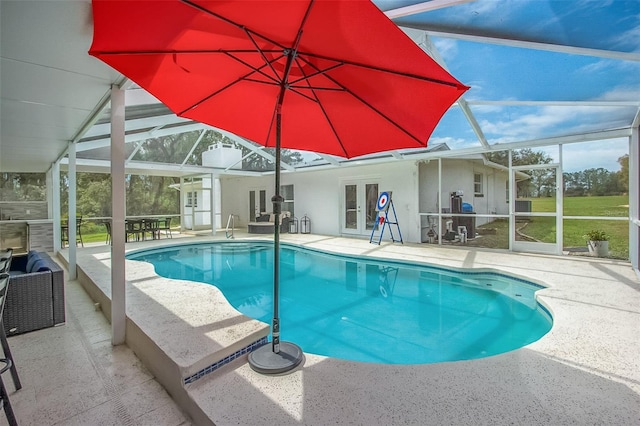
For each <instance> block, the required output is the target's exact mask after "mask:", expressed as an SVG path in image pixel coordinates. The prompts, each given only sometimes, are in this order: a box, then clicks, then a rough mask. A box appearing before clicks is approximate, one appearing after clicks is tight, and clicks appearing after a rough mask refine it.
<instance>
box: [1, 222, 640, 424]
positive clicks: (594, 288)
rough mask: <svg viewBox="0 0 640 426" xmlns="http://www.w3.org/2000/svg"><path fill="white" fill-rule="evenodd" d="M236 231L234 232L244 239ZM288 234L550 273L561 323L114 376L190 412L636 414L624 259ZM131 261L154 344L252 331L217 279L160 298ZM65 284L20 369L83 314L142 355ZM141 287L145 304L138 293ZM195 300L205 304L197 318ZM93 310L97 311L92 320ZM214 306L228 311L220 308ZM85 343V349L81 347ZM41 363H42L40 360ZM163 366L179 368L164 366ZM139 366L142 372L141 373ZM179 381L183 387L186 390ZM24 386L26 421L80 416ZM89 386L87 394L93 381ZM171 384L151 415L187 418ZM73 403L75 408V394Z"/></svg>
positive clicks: (396, 255) (92, 251) (281, 416)
mask: <svg viewBox="0 0 640 426" xmlns="http://www.w3.org/2000/svg"><path fill="white" fill-rule="evenodd" d="M245 236H246V235H245ZM241 237H242V236H241V235H239V234H237V238H238V239H241ZM209 238H212V237H204V236H201V237H197V238H183V239H180V241H181V242H191V241H193V242H204V241H206V240H208V239H209ZM283 238H284V240H285V241H288V242H294V243H297V244H301V245H304V246H308V247H313V248H317V249H322V250H328V251H336V252H341V253H348V254H364V255H368V256H374V257H385V258H393V259H402V260H409V261H418V262H428V263H433V264H438V265H444V266H451V267H461V268H493V269H497V270H500V271H504V272H509V273H512V274H516V275H518V276H521V277H525V278H528V279H532V280H535V281H538V282H541V283H544V284H545V285H548V286H549V288H547V289H544V290H541V291H540V292H539V293H538V295H539V296H540V300H541V301H542V302H543V303H544V304H545V305H546V306H547V307H548V308H549V310H550V311H551V312H552V314H553V317H554V327H553V329H552V330H551V332H550V333H548V334H547V335H546V336H544V337H543V338H542V339H540V340H539V341H537V342H535V343H533V344H531V345H528V346H526V347H525V348H523V349H520V350H516V351H512V352H509V353H505V354H502V355H498V356H493V357H489V358H485V359H479V360H473V361H461V362H453V363H441V364H431V365H379V364H366V363H356V362H350V361H343V360H338V359H331V358H326V357H322V356H317V355H313V354H305V357H306V359H305V363H304V366H303V367H302V368H299V369H298V370H296V371H295V372H293V373H292V374H290V375H286V376H280V377H267V376H261V375H259V374H257V373H255V372H253V370H251V369H250V367H249V366H248V364H247V362H246V355H245V356H243V357H238V358H237V359H235V360H234V361H232V362H231V363H229V364H227V365H225V366H224V367H222V368H220V369H218V370H216V371H215V372H213V373H211V374H208V375H206V376H205V377H203V378H201V379H199V380H196V381H195V382H193V383H190V384H187V385H184V386H183V387H182V388H183V390H179V388H180V386H177V387H176V384H175V383H173V384H171V383H169V384H167V383H164V380H167V377H166V376H165V377H162V374H160V375H159V374H157V372H156V371H154V369H155V368H156V367H154V366H145V367H142V366H141V365H140V364H141V363H140V361H137V360H135V358H133V361H130V364H131V366H130V367H129V368H131V369H132V370H127V369H124V370H121V371H114V372H113V373H114V374H115V376H114V377H115V378H114V379H111V380H113V381H116V383H118V384H119V385H120V384H121V385H122V386H123V389H126V391H125V390H123V392H122V393H123V394H125V392H127V391H128V392H134V393H135V389H142V388H143V385H142V384H141V383H139V382H140V381H141V382H143V383H144V386H145V387H147V388H150V389H151V390H152V391H153V392H147V391H146V390H145V391H144V392H141V393H140V392H138V393H136V395H138V394H139V396H140V397H143V395H142V394H148V396H147V397H149V396H151V398H152V399H153V400H158V399H157V398H158V397H157V395H156V394H155V393H154V392H159V393H160V395H162V394H163V391H162V389H159V386H157V383H156V382H154V381H153V379H152V378H151V376H152V375H153V376H155V379H156V380H158V381H159V382H161V383H163V385H164V386H165V387H166V388H167V390H168V392H169V393H170V394H172V396H173V397H174V400H176V401H178V404H177V405H180V406H182V407H183V409H184V410H185V411H186V412H188V414H187V415H188V416H190V417H191V420H189V421H193V422H194V423H195V424H217V425H225V424H263V423H267V422H269V423H275V424H330V423H331V424H397V423H409V424H554V425H557V424H569V423H571V424H576V423H577V424H636V423H637V420H638V418H639V417H640V373H639V371H640V361H639V360H638V357H637V354H638V353H639V352H640V342H638V339H637V330H638V329H639V327H640V309H639V308H638V306H640V282H638V279H637V277H636V276H635V274H634V272H633V270H632V268H631V266H630V264H629V263H628V262H621V261H614V260H602V259H591V258H574V257H564V258H560V257H555V256H545V255H532V254H527V255H520V254H514V253H508V252H504V251H495V250H478V249H475V250H473V251H470V250H466V249H462V248H442V247H433V246H426V247H425V246H424V245H422V246H420V245H412V244H405V245H392V244H383V245H381V246H373V245H371V244H369V243H368V241H363V240H354V239H345V238H336V237H327V236H321V235H302V234H297V235H286V236H284V237H283ZM173 242H174V243H175V242H176V241H173ZM166 243H167V242H166V241H162V242H158V241H148V242H144V243H140V244H137V245H136V248H137V247H146V246H154V245H158V244H166ZM65 253H66V252H63V254H65ZM108 253H109V248H108V246H102V245H100V246H93V247H88V248H85V249H82V250H78V266H79V268H81V269H82V270H83V271H85V272H87V274H88V276H91V272H90V271H92V270H94V271H95V270H99V269H100V268H102V267H103V266H104V262H105V254H106V255H107V256H108ZM96 263H97V264H96ZM136 263H138V262H131V261H128V262H127V280H128V283H129V284H128V286H127V287H128V289H127V291H128V293H127V298H128V299H127V300H128V304H127V306H128V310H127V312H128V321H127V322H128V325H127V335H128V336H129V331H130V330H131V329H132V327H133V328H135V329H138V330H140V332H141V333H143V335H144V336H145V337H144V339H145V342H147V340H146V339H148V342H149V345H148V346H153V345H156V346H157V347H158V348H160V349H162V350H163V351H165V352H166V353H167V354H169V355H171V353H185V352H188V355H189V356H190V357H192V358H193V359H200V357H201V356H204V354H200V353H199V352H198V351H201V350H207V346H211V345H215V346H219V347H223V346H224V345H225V344H229V341H231V340H232V339H230V338H229V337H228V336H229V335H230V334H234V338H242V334H243V333H254V332H255V330H250V331H247V327H246V325H247V324H249V323H251V322H252V320H248V319H246V318H245V319H244V320H241V319H242V318H243V317H242V316H240V317H238V314H237V312H233V310H228V306H226V301H225V300H224V299H223V298H222V295H221V294H220V293H219V292H217V291H215V289H210V290H204V292H205V293H207V292H208V297H194V295H193V294H188V293H184V292H182V294H180V292H176V293H172V297H171V301H170V302H167V301H166V300H164V301H163V300H161V299H160V298H158V294H161V293H155V291H156V290H154V289H153V283H154V282H155V280H153V279H149V276H148V275H147V274H148V273H149V271H148V268H144V267H142V269H140V268H138V267H136V266H135V264H136ZM98 264H99V265H98ZM96 268H97V269H96ZM80 276H82V274H80ZM158 280H160V281H162V280H164V279H160V278H158ZM96 281H98V282H99V281H100V280H99V279H96ZM85 285H86V284H85ZM194 285H196V286H197V284H194ZM67 286H68V287H69V288H72V287H74V286H77V283H75V282H71V283H68V284H67ZM98 287H99V284H98ZM68 291H69V290H68ZM69 293H70V296H69V297H68V310H69V312H70V313H71V315H69V318H70V320H69V321H68V323H67V324H66V325H64V326H61V327H56V328H54V329H48V330H41V331H39V332H36V333H37V334H36V333H30V334H26V335H22V336H17V337H13V338H11V340H10V343H11V345H12V349H13V348H15V349H14V352H15V354H14V355H15V357H16V360H17V361H16V362H17V363H18V366H19V367H21V369H20V372H21V374H23V375H25V374H27V373H26V370H27V367H26V365H29V364H36V365H35V366H34V367H33V372H29V373H28V374H29V375H30V376H33V377H40V376H41V377H42V378H43V379H41V380H42V381H44V378H48V377H52V376H53V377H58V376H57V375H56V374H55V371H52V369H51V368H50V366H51V365H54V364H60V365H64V364H65V363H69V362H71V361H70V360H69V357H70V356H71V355H72V353H70V352H68V351H53V352H51V353H50V354H49V362H48V363H46V364H43V365H40V364H41V363H36V362H31V360H32V359H33V358H34V355H33V354H34V353H39V352H40V351H43V350H46V348H47V347H50V345H51V344H52V342H56V341H58V339H56V338H54V337H52V335H53V334H62V335H63V336H66V337H62V339H64V338H69V337H68V336H67V334H70V333H72V332H73V331H74V329H75V328H76V327H77V326H76V325H75V324H76V323H75V321H76V320H77V321H78V322H79V323H82V324H83V326H88V327H90V328H89V330H91V326H89V325H88V324H94V323H96V322H101V324H102V325H101V326H100V327H102V328H101V331H98V330H96V331H95V333H96V335H95V336H94V337H90V338H88V339H89V340H88V341H90V340H91V339H93V340H97V341H103V343H104V348H103V349H104V350H105V351H107V352H109V353H111V355H110V356H114V354H125V353H127V354H129V355H127V356H133V355H131V352H130V350H129V349H128V348H126V347H111V346H110V343H109V340H108V338H109V330H108V329H105V328H104V325H106V324H105V323H104V320H103V319H101V318H100V315H99V313H96V312H95V311H94V310H93V303H92V302H90V301H87V299H86V295H84V294H82V295H81V296H73V293H72V292H69ZM180 298H183V299H180ZM142 300H144V301H145V302H144V304H141V303H140V302H141V301H142ZM105 311H107V310H106V309H105ZM194 311H196V312H198V311H202V312H210V313H209V314H207V317H206V318H205V319H204V320H203V319H202V318H201V319H200V323H199V324H197V326H194V325H193V324H192V322H193V320H194V315H193V312H194ZM107 312H108V311H107ZM148 312H153V314H154V315H155V316H154V317H151V318H149V315H144V314H145V313H148ZM221 312H222V314H221ZM224 312H226V313H224ZM84 315H88V316H89V318H93V319H92V320H91V321H89V322H87V320H85V319H84ZM216 315H223V316H224V315H228V317H227V320H226V321H225V320H224V319H223V318H221V317H217V316H216ZM202 321H204V322H202ZM132 323H135V324H132ZM85 324H86V325H85ZM172 327H174V328H175V329H177V330H179V331H180V333H183V334H184V333H187V334H186V335H182V336H181V337H180V338H175V339H174V338H172V337H171V335H170V334H167V333H170V329H171V328H172ZM96 328H98V327H97V326H96ZM90 333H91V332H90ZM40 336H42V337H43V338H42V339H40V338H39V337H40ZM45 336H46V338H45ZM100 336H102V337H100ZM158 336H164V338H158ZM220 336H227V337H225V338H226V339H229V341H228V342H226V343H225V342H224V341H223V339H222V338H221V337H220ZM128 339H129V337H128ZM187 340H191V341H192V342H193V345H192V346H191V347H189V348H185V347H184V342H185V341H187ZM128 344H129V341H128ZM80 346H81V348H80V351H81V350H83V349H82V348H85V347H83V346H82V345H80ZM60 347H64V345H60ZM84 350H86V348H85V349H84ZM134 351H135V352H136V354H137V355H138V358H139V359H143V360H146V359H148V357H149V354H148V353H144V351H143V350H142V349H141V348H138V347H137V348H135V349H134ZM141 351H142V352H141ZM123 356H124V355H123ZM173 362H176V363H180V362H182V360H179V359H178V360H173ZM38 365H40V368H41V371H38V370H37V368H38ZM147 368H148V370H147ZM166 368H167V369H170V368H172V367H171V366H169V365H168V366H167V367H166ZM30 370H31V367H30ZM149 371H150V372H149ZM87 377H89V376H87ZM87 377H85V376H84V375H82V378H79V379H75V378H66V380H67V381H68V383H63V382H62V381H60V382H59V383H58V384H59V385H60V386H61V388H63V389H65V392H74V390H75V389H78V390H79V389H82V388H83V386H82V385H80V384H78V382H77V381H76V380H79V381H80V383H87V382H92V383H93V382H94V380H92V379H91V380H90V379H88V378H87ZM135 377H138V378H139V379H140V380H138V381H137V382H136V380H134V379H133V378H135ZM31 380H33V379H31ZM31 380H30V381H31ZM47 380H48V379H47ZM59 380H62V379H59ZM101 380H104V379H103V378H101ZM25 381H26V380H25ZM113 381H112V382H111V383H113ZM107 383H109V380H108V379H107ZM25 388H27V387H26V386H25ZM174 388H175V389H178V391H177V392H178V393H180V392H183V393H182V394H180V395H177V394H176V391H174V390H173V389H174ZM27 392H31V391H27ZM27 392H25V390H24V389H23V390H21V391H19V392H17V393H12V394H11V398H12V401H15V402H14V404H15V407H16V413H17V415H18V419H19V420H21V421H23V422H25V423H27V424H28V422H29V420H28V419H30V418H38V419H42V418H44V419H50V420H49V423H47V422H46V421H43V422H38V424H56V423H57V422H63V423H66V422H67V421H70V422H72V423H73V421H75V420H73V419H74V418H73V416H72V415H71V412H69V411H67V417H64V416H63V415H62V414H60V415H59V417H57V418H56V417H54V416H52V415H48V416H50V417H46V416H45V417H42V416H43V414H42V413H48V412H50V410H53V408H52V407H49V408H47V407H46V406H47V404H51V405H54V404H52V402H54V400H52V399H50V398H39V399H36V400H35V402H34V400H33V399H31V396H30V395H29V394H28V393H27ZM36 392H37V391H36ZM83 394H84V395H85V396H84V397H83V398H85V399H86V395H87V392H83ZM164 395H165V396H164V397H163V398H160V400H159V401H162V402H160V403H158V404H155V403H153V404H152V407H157V408H156V409H155V410H152V409H150V411H149V412H148V414H147V415H148V416H151V415H152V414H151V413H153V412H154V411H155V413H156V414H159V413H160V412H161V411H157V410H168V411H169V412H170V413H172V414H171V416H173V417H167V420H166V421H165V420H161V421H160V423H154V424H181V422H184V421H186V420H184V417H181V416H180V411H179V410H178V409H177V405H174V403H173V402H172V401H170V400H169V399H168V398H167V397H166V394H164ZM122 401H123V404H124V406H122V405H118V404H119V403H118V402H117V400H114V401H112V402H111V403H113V404H115V405H114V407H118V406H120V407H121V408H122V409H123V410H125V411H126V412H128V413H130V414H129V416H130V417H129V418H133V419H134V420H135V419H139V420H136V422H140V423H142V424H144V423H145V420H143V419H145V417H141V416H136V415H135V414H131V413H135V411H131V410H132V409H133V407H129V406H128V403H129V401H128V400H127V399H123V400H122ZM55 402H56V404H55V405H58V404H59V400H55ZM111 403H110V404H111ZM83 404H84V405H82V406H83V407H85V409H84V411H86V412H84V411H83V412H81V413H74V415H76V416H78V417H76V419H82V418H83V417H80V416H81V415H82V413H84V415H86V416H90V414H89V413H90V412H91V410H95V409H97V408H95V407H94V408H90V405H91V404H90V403H89V402H86V401H85V402H84V403H83ZM34 407H35V408H34ZM75 407H76V409H78V408H77V407H78V405H75ZM106 407H107V406H103V409H105V410H107V413H106V415H104V416H100V421H101V422H102V423H106V424H130V423H127V422H126V421H128V420H127V417H126V416H125V417H123V416H122V413H120V411H117V410H118V409H120V408H118V409H116V408H109V409H107V408H106ZM123 407H124V408H123ZM30 410H34V411H35V412H38V413H40V414H38V415H39V416H40V417H33V416H35V415H34V414H29V412H30ZM47 410H49V411H47ZM109 410H112V411H109ZM109 412H110V413H111V414H108V413H109ZM123 412H124V411H123ZM119 413H120V414H119ZM29 416H32V417H29ZM87 418H90V417H87ZM149 418H150V417H149ZM174 418H175V420H173V419H174ZM54 419H57V420H54ZM169 419H172V420H169ZM63 420H64V421H63ZM167 422H168V423H167ZM79 423H80V424H82V421H80V422H79ZM85 424H86V423H85Z"/></svg>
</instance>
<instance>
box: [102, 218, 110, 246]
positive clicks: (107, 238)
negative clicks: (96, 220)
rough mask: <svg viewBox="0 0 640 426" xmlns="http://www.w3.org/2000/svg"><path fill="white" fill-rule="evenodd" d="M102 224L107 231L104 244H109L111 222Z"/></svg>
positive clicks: (107, 221)
mask: <svg viewBox="0 0 640 426" xmlns="http://www.w3.org/2000/svg"><path fill="white" fill-rule="evenodd" d="M102 224H103V225H104V227H105V228H106V230H107V237H106V239H105V242H104V243H105V244H111V221H110V220H105V221H103V222H102Z"/></svg>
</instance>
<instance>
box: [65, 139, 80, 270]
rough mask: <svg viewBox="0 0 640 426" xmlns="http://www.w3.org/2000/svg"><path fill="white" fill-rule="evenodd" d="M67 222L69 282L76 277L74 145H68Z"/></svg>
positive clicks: (72, 143) (73, 143) (71, 143)
mask: <svg viewBox="0 0 640 426" xmlns="http://www.w3.org/2000/svg"><path fill="white" fill-rule="evenodd" d="M68 177H69V214H68V217H69V222H68V225H69V226H67V236H68V237H69V280H75V279H76V277H77V271H76V258H77V251H78V247H77V245H76V188H77V181H76V144H75V142H70V143H69V176H68Z"/></svg>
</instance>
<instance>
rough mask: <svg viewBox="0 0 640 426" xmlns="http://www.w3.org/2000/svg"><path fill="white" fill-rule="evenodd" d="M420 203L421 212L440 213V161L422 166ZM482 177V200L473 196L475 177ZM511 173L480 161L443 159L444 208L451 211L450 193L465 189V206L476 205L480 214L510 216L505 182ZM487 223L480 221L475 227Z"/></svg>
mask: <svg viewBox="0 0 640 426" xmlns="http://www.w3.org/2000/svg"><path fill="white" fill-rule="evenodd" d="M419 170H420V191H419V204H420V212H421V213H428V212H430V213H433V212H437V211H438V195H437V194H438V161H437V160H433V161H430V162H425V163H421V164H420V168H419ZM476 173H481V174H482V177H483V183H482V185H483V197H476V196H475V194H474V174H476ZM508 176H509V175H508V172H507V171H504V170H501V169H496V168H493V167H490V166H486V165H484V163H483V162H482V161H481V160H464V159H443V160H442V196H441V197H440V200H441V202H442V208H443V209H448V208H450V204H451V203H450V193H451V192H454V191H457V190H462V191H463V193H464V195H463V196H462V202H463V203H469V204H471V205H472V206H473V211H474V212H476V213H479V214H507V213H508V212H509V205H508V204H507V199H506V186H505V185H506V181H507V180H508ZM486 222H488V219H486V218H485V219H483V218H477V219H476V225H481V224H484V223H486Z"/></svg>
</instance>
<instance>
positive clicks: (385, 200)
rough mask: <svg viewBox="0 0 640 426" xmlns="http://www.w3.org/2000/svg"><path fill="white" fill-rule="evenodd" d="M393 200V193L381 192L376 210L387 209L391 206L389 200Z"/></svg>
mask: <svg viewBox="0 0 640 426" xmlns="http://www.w3.org/2000/svg"><path fill="white" fill-rule="evenodd" d="M390 201H391V193H390V192H386V191H385V192H381V193H380V196H379V197H378V205H377V206H376V210H378V211H386V210H387V209H388V208H389V202H390Z"/></svg>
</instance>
